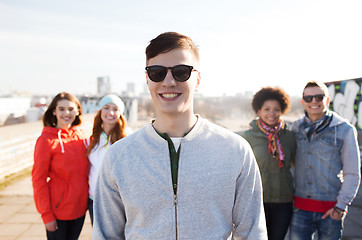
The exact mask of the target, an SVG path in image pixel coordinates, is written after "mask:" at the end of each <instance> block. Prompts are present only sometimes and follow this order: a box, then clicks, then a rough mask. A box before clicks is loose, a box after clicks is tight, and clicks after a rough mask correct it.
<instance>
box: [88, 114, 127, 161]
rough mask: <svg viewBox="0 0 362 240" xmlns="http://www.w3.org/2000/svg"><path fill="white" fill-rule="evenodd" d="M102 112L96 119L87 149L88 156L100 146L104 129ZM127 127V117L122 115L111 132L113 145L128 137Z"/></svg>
mask: <svg viewBox="0 0 362 240" xmlns="http://www.w3.org/2000/svg"><path fill="white" fill-rule="evenodd" d="M101 112H102V109H100V110H99V111H98V112H97V114H96V116H95V117H94V122H93V130H92V135H91V136H90V138H89V139H90V141H89V146H88V147H87V155H89V154H90V153H91V152H92V149H93V148H94V147H95V146H97V145H98V144H99V139H100V136H101V134H102V132H103V128H102V123H103V121H102V118H101ZM126 126H127V121H126V119H125V117H124V116H123V115H122V114H120V116H119V119H118V121H117V123H116V125H115V126H114V127H113V128H112V130H111V132H110V141H111V144H113V143H115V142H116V141H117V140H119V139H121V138H124V137H125V136H126V131H125V129H126Z"/></svg>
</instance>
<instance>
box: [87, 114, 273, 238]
mask: <svg viewBox="0 0 362 240" xmlns="http://www.w3.org/2000/svg"><path fill="white" fill-rule="evenodd" d="M94 217H95V223H94V226H93V234H92V239H130V240H132V239H137V240H143V239H152V240H153V239H157V240H162V239H165V240H170V239H180V240H181V239H182V240H184V239H190V240H191V239H192V240H205V239H208V240H212V239H215V240H221V239H267V236H266V226H265V219H264V211H263V205H262V188H261V180H260V174H259V170H258V166H257V164H256V161H255V158H254V155H253V152H252V150H251V148H250V146H249V144H248V143H247V142H246V141H245V140H244V139H243V138H242V137H240V136H238V135H237V134H234V133H232V132H230V131H228V130H226V129H224V128H221V127H219V126H217V125H215V124H212V123H210V122H209V121H207V120H205V119H203V118H201V117H200V116H198V121H197V123H196V125H195V126H194V127H193V129H192V130H191V131H190V132H189V133H188V134H187V135H186V136H185V137H184V138H183V139H182V141H181V148H180V158H179V170H178V189H177V195H175V194H174V192H173V188H172V179H171V168H170V156H169V149H168V143H167V141H166V140H165V139H163V138H162V137H161V136H159V135H158V134H157V132H156V131H155V130H154V128H153V127H152V124H151V123H150V124H148V125H147V126H146V127H144V128H142V129H141V130H139V131H137V132H135V133H133V134H132V135H130V136H128V137H126V138H124V139H122V140H120V141H118V142H116V143H115V144H113V145H112V146H111V148H110V149H109V150H108V151H107V154H106V158H105V160H104V163H103V167H102V169H101V172H100V174H99V179H98V183H97V188H96V195H95V201H94Z"/></svg>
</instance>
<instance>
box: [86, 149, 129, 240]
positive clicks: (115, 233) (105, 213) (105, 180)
mask: <svg viewBox="0 0 362 240" xmlns="http://www.w3.org/2000/svg"><path fill="white" fill-rule="evenodd" d="M110 158H111V157H110V155H109V151H108V152H107V153H106V156H105V158H104V162H103V165H102V167H101V169H100V172H99V177H98V181H97V186H96V192H95V198H94V203H93V208H94V225H93V233H92V239H120V240H124V239H125V235H124V228H125V224H126V216H125V209H124V205H123V202H122V199H121V196H120V193H119V191H118V186H117V184H116V181H115V180H114V179H115V178H114V174H115V173H114V172H113V170H114V169H113V168H112V166H111V165H112V164H111V161H110Z"/></svg>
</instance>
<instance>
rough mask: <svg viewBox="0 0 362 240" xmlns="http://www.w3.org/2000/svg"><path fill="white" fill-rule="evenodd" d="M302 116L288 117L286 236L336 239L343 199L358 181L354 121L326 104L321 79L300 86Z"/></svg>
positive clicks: (348, 197)
mask: <svg viewBox="0 0 362 240" xmlns="http://www.w3.org/2000/svg"><path fill="white" fill-rule="evenodd" d="M301 102H302V104H303V106H304V108H305V116H304V117H302V118H300V119H298V120H297V121H295V122H294V125H293V132H295V136H296V141H297V153H296V159H295V199H294V207H295V211H294V213H293V217H292V223H291V229H290V239H293V240H298V239H313V235H314V233H315V232H317V233H318V238H319V240H322V239H328V240H333V239H340V238H341V235H342V228H343V219H344V216H345V214H346V213H347V210H348V205H350V204H351V202H352V200H353V199H354V197H355V196H356V193H357V190H358V187H359V182H360V178H361V176H360V152H359V147H358V142H357V132H356V129H355V127H354V126H352V125H351V124H350V123H348V122H347V121H346V120H345V119H343V118H342V117H340V116H339V115H338V114H337V113H335V112H333V111H330V110H328V105H329V102H330V98H329V96H328V89H327V87H326V85H325V84H323V83H319V82H309V83H307V85H306V86H305V88H304V90H303V99H302V101H301Z"/></svg>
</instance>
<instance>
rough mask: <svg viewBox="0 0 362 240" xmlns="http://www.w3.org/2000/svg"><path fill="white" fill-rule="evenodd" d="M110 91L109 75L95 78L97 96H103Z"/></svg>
mask: <svg viewBox="0 0 362 240" xmlns="http://www.w3.org/2000/svg"><path fill="white" fill-rule="evenodd" d="M110 93H111V80H110V79H109V76H103V77H98V78H97V94H98V96H104V95H107V94H110Z"/></svg>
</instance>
